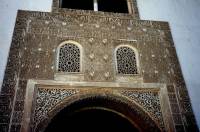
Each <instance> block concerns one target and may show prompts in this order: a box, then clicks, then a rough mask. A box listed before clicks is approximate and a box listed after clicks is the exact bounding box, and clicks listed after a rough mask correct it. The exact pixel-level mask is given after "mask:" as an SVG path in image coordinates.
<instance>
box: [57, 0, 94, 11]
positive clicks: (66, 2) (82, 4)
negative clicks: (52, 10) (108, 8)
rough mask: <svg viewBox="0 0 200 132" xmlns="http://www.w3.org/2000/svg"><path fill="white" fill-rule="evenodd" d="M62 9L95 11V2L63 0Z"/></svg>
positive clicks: (89, 0)
mask: <svg viewBox="0 0 200 132" xmlns="http://www.w3.org/2000/svg"><path fill="white" fill-rule="evenodd" d="M60 2H61V4H60V7H61V8H69V9H81V10H94V9H93V0H61V1H60Z"/></svg>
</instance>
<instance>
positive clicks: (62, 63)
mask: <svg viewBox="0 0 200 132" xmlns="http://www.w3.org/2000/svg"><path fill="white" fill-rule="evenodd" d="M58 71H59V72H80V49H79V48H78V46H76V45H74V44H71V43H68V44H65V45H63V46H61V47H60V51H59V63H58Z"/></svg>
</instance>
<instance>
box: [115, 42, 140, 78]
mask: <svg viewBox="0 0 200 132" xmlns="http://www.w3.org/2000/svg"><path fill="white" fill-rule="evenodd" d="M121 47H128V48H130V49H131V50H132V51H133V52H134V54H135V61H136V68H137V74H122V73H119V72H118V61H117V50H118V49H119V48H121ZM114 57H115V59H114V60H115V71H116V72H115V73H116V74H117V75H123V76H137V75H140V67H139V53H138V50H137V49H136V48H135V47H133V46H130V45H128V44H121V45H118V46H117V47H116V48H115V50H114Z"/></svg>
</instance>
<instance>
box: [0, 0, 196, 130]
mask: <svg viewBox="0 0 200 132" xmlns="http://www.w3.org/2000/svg"><path fill="white" fill-rule="evenodd" d="M128 2H131V3H132V4H133V6H132V11H133V12H132V14H122V13H106V12H94V11H83V10H70V9H60V8H59V1H58V0H53V5H52V9H53V12H51V13H47V12H33V11H21V10H20V11H18V15H17V19H16V26H15V30H14V34H13V39H12V44H11V48H10V53H9V58H8V63H7V68H6V72H5V77H4V81H3V85H2V91H1V94H0V116H1V117H0V131H2V132H7V131H8V128H9V124H10V128H9V129H10V131H20V129H21V122H23V119H22V117H23V114H24V103H25V101H26V100H25V95H26V94H27V89H26V88H27V83H28V80H30V79H32V80H54V79H55V80H57V81H58V82H59V81H63V80H65V81H72V84H73V82H74V81H75V82H99V83H101V84H102V85H104V83H105V82H113V83H115V86H116V87H117V86H118V85H119V83H120V82H123V83H129V84H130V86H133V85H134V86H138V85H140V86H142V85H143V84H146V85H149V86H151V85H150V84H152V83H158V84H164V85H165V86H166V88H167V91H165V93H166V96H167V99H169V102H170V110H171V111H170V114H171V115H169V118H173V121H174V124H173V125H174V128H175V129H176V131H190V130H193V131H198V130H197V126H196V123H195V119H194V115H193V111H192V107H191V104H190V99H189V96H188V93H187V89H186V86H185V83H184V79H183V76H182V73H181V69H180V65H179V62H178V59H177V55H176V51H175V47H174V44H173V40H172V35H171V32H170V28H169V24H168V23H167V22H156V21H146V20H139V14H138V9H137V5H136V1H135V0H134V1H128ZM65 41H75V42H76V43H79V44H80V47H81V51H82V54H81V55H80V57H81V62H80V63H81V72H80V74H73V73H70V74H69V73H62V75H61V74H60V73H59V72H58V71H57V65H58V64H57V63H58V48H57V47H58V46H59V45H60V44H61V43H62V42H65ZM120 45H126V46H129V47H133V48H135V49H136V52H137V56H138V57H137V61H138V67H137V68H138V74H137V75H129V76H125V75H120V74H118V73H117V67H116V65H117V64H116V56H115V50H116V48H117V47H118V46H120ZM65 75H66V76H65ZM62 78H64V79H62ZM133 88H135V87H133ZM159 101H160V99H159ZM163 102H167V101H163ZM162 106H166V107H167V105H165V104H164V105H162ZM30 107H31V106H30ZM143 107H144V106H143ZM143 109H144V110H145V108H143ZM11 115H12V116H11ZM10 118H12V119H10ZM165 126H167V125H165Z"/></svg>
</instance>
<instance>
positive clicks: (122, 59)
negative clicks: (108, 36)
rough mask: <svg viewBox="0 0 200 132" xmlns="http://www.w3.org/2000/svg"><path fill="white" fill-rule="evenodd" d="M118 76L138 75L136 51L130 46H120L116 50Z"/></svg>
mask: <svg viewBox="0 0 200 132" xmlns="http://www.w3.org/2000/svg"><path fill="white" fill-rule="evenodd" d="M116 60H117V72H118V74H138V68H137V59H136V54H135V51H134V50H133V49H132V48H130V47H129V46H120V47H118V48H117V50H116Z"/></svg>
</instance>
